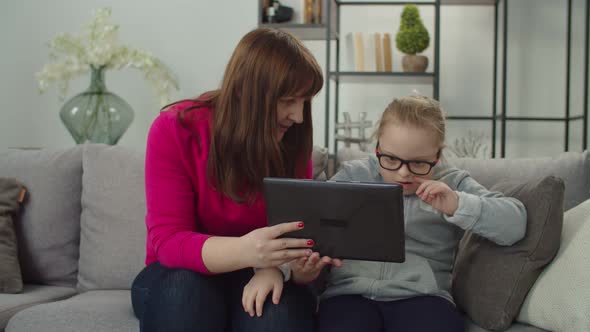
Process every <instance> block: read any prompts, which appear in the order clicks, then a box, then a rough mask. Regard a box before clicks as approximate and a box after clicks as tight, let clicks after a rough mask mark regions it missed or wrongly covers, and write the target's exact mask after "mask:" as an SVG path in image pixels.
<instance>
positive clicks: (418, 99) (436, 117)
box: [373, 95, 445, 148]
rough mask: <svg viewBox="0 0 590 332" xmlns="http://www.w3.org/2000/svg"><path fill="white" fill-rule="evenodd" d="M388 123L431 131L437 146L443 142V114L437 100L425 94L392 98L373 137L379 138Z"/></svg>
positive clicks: (441, 146)
mask: <svg viewBox="0 0 590 332" xmlns="http://www.w3.org/2000/svg"><path fill="white" fill-rule="evenodd" d="M389 124H400V125H411V126H415V127H418V128H423V129H427V130H430V131H432V132H433V133H434V134H435V137H436V139H437V142H436V143H437V144H438V146H439V148H443V147H444V144H445V143H444V142H445V116H444V113H443V111H442V109H441V108H440V105H439V103H438V101H436V100H434V99H432V98H429V97H426V96H420V95H416V96H407V97H402V98H399V99H394V100H393V101H392V102H391V103H390V104H389V105H388V106H387V108H386V109H385V111H384V112H383V115H381V120H379V122H378V125H377V130H376V131H375V133H374V134H373V138H374V139H379V137H381V135H382V134H383V130H384V128H385V126H387V125H389Z"/></svg>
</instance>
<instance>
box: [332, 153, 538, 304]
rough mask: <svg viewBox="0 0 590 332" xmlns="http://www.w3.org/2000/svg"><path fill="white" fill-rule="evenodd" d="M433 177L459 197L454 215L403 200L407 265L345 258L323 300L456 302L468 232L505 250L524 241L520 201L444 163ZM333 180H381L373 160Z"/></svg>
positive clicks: (359, 163)
mask: <svg viewBox="0 0 590 332" xmlns="http://www.w3.org/2000/svg"><path fill="white" fill-rule="evenodd" d="M433 179H434V180H438V181H441V182H444V183H446V184H447V185H448V186H449V187H450V188H451V189H453V190H455V191H457V193H458V194H459V206H458V208H457V211H456V212H455V214H454V215H453V216H452V217H449V216H447V215H445V214H443V213H441V212H438V211H436V210H434V209H433V208H432V207H431V206H430V205H428V204H427V203H425V202H423V201H422V200H421V199H420V198H418V197H417V196H416V195H409V196H404V218H405V232H406V239H405V241H406V244H405V245H406V261H405V262H404V263H385V262H370V261H360V260H344V261H343V266H342V267H341V268H333V269H332V270H331V272H330V273H329V275H328V277H327V282H328V283H327V288H326V290H325V291H324V293H323V294H322V299H325V298H329V297H333V296H338V295H351V294H357V295H362V296H364V297H366V298H369V299H373V300H377V301H393V300H400V299H405V298H410V297H415V296H420V295H435V296H442V297H444V298H446V299H448V300H449V301H451V302H452V301H453V298H452V296H451V294H450V291H451V271H452V269H453V260H454V258H455V251H456V250H457V246H458V244H459V241H460V240H461V237H462V235H463V233H464V231H465V230H471V231H473V232H474V233H476V234H479V235H481V236H483V237H485V238H487V239H489V240H491V241H493V242H495V243H497V244H499V245H506V246H508V245H511V244H513V243H515V242H517V241H519V240H520V239H522V238H523V237H524V234H525V229H526V209H525V207H524V205H523V204H522V203H521V202H520V201H518V200H517V199H515V198H510V197H505V196H503V195H502V194H501V193H499V192H491V191H488V190H487V189H486V188H484V187H483V186H482V185H480V184H479V183H477V182H476V181H475V180H474V179H473V178H472V177H471V176H470V175H469V173H467V172H466V171H463V170H459V169H457V168H454V167H446V166H444V163H442V164H439V165H437V166H436V167H435V168H434V173H433ZM332 180H338V181H364V182H383V178H382V177H381V174H379V164H378V161H377V158H376V157H374V156H371V157H369V158H367V159H363V160H354V161H351V162H347V163H345V164H343V167H342V169H341V170H340V171H339V172H338V173H336V175H334V177H333V178H332Z"/></svg>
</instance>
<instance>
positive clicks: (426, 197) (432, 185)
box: [414, 177, 459, 216]
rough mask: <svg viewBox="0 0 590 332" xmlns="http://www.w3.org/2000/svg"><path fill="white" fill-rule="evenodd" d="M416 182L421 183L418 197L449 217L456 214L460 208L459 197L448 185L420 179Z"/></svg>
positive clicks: (417, 190)
mask: <svg viewBox="0 0 590 332" xmlns="http://www.w3.org/2000/svg"><path fill="white" fill-rule="evenodd" d="M414 181H416V182H418V183H420V186H419V187H418V189H416V196H418V197H420V199H421V200H423V201H424V202H426V203H428V204H430V206H432V207H433V208H435V209H436V210H438V211H440V212H442V213H444V214H446V215H448V216H452V215H453V214H455V211H457V208H458V207H459V195H458V194H457V193H456V192H455V191H453V190H452V189H451V188H449V186H447V184H446V183H444V182H440V181H434V180H426V179H422V178H419V177H416V178H414Z"/></svg>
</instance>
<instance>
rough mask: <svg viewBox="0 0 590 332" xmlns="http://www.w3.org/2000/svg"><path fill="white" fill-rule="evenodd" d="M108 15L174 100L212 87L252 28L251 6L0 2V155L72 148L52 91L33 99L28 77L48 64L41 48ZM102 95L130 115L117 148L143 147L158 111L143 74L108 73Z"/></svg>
mask: <svg viewBox="0 0 590 332" xmlns="http://www.w3.org/2000/svg"><path fill="white" fill-rule="evenodd" d="M104 6H109V7H111V8H112V12H113V13H112V21H114V22H115V23H118V24H119V25H120V39H121V41H122V42H124V43H126V44H128V45H130V46H132V47H135V48H139V49H144V50H147V51H150V52H152V54H154V55H155V56H157V57H159V58H160V59H161V60H162V61H164V62H165V63H166V64H167V65H168V66H169V67H170V68H171V69H172V70H173V71H174V72H175V73H176V74H177V76H178V79H179V82H180V91H178V92H176V93H175V94H174V95H173V99H180V98H187V97H192V96H195V95H196V94H197V93H200V92H203V91H205V90H210V89H214V88H216V87H217V86H218V85H219V82H220V80H221V77H222V75H223V70H224V68H225V64H226V62H227V61H228V60H229V57H230V55H231V52H232V51H233V49H234V47H235V46H236V44H237V42H238V41H239V39H240V38H241V37H242V35H243V34H244V33H246V32H247V31H249V30H251V29H253V28H255V27H256V24H257V19H258V16H257V15H258V13H257V6H256V4H255V2H254V1H232V0H215V1H205V0H167V1H165V2H164V1H141V0H125V1H114V0H85V1H75V0H55V1H50V2H46V1H35V0H19V1H2V2H0V41H1V44H0V45H1V46H0V47H1V50H2V51H1V55H0V73H1V75H0V148H6V147H62V146H72V145H73V144H74V141H73V139H72V138H71V137H70V135H69V133H68V132H67V130H66V129H65V127H64V126H63V124H62V123H61V121H60V120H59V115H58V112H59V109H60V107H61V105H62V104H63V102H61V101H59V100H58V97H57V92H56V89H55V88H51V89H50V90H48V92H46V93H45V94H42V95H40V94H39V93H38V89H37V85H36V84H37V83H36V80H35V78H34V73H35V72H37V71H39V70H40V69H41V67H42V66H43V64H45V63H46V62H48V61H49V58H48V49H47V47H46V45H47V42H48V41H49V40H50V39H51V38H52V37H53V36H55V35H56V34H58V33H62V32H70V33H76V34H77V33H79V32H80V31H81V27H82V25H84V24H86V23H87V22H88V21H89V20H90V19H91V17H92V15H91V12H92V10H93V9H94V8H99V7H104ZM106 81H107V87H108V88H109V89H110V90H111V91H113V92H115V93H116V94H118V95H120V96H121V97H122V98H124V99H125V100H126V101H127V102H129V104H131V105H132V106H133V108H134V110H135V120H134V121H133V123H132V124H131V127H130V128H129V130H128V131H127V132H126V133H125V135H123V137H122V138H121V140H120V144H121V145H126V146H134V147H139V148H141V149H143V148H144V146H145V140H146V135H147V129H148V128H149V125H150V123H151V122H152V120H153V119H154V118H155V117H156V116H157V114H158V111H159V104H158V101H157V98H155V96H154V95H153V94H152V92H151V88H150V86H149V85H148V84H147V82H146V81H145V80H144V79H143V74H142V73H141V72H140V71H138V70H135V69H124V70H121V71H108V72H107V73H106ZM88 84H89V77H80V78H78V79H76V80H74V81H73V82H72V84H71V86H70V89H69V96H68V97H71V96H73V95H74V94H76V93H78V92H81V91H82V90H84V89H85V88H86V87H87V86H88Z"/></svg>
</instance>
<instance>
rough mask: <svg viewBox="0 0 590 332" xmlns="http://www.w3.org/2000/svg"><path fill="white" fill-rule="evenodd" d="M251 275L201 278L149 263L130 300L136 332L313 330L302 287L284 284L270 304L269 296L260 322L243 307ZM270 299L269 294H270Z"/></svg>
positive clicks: (310, 302) (310, 303)
mask: <svg viewBox="0 0 590 332" xmlns="http://www.w3.org/2000/svg"><path fill="white" fill-rule="evenodd" d="M253 274H254V272H253V271H252V270H251V269H244V270H240V271H236V272H231V273H224V274H219V275H204V274H200V273H197V272H194V271H190V270H185V269H170V268H166V267H164V266H162V265H161V264H160V263H158V262H154V263H152V264H150V265H148V266H146V267H145V268H144V269H143V270H142V271H141V272H140V273H139V275H138V276H137V277H136V278H135V280H134V281H133V286H132V288H131V301H132V304H133V311H134V312H135V316H136V317H137V318H138V319H139V321H140V331H143V332H152V331H167V332H176V331H190V332H197V331H205V332H216V331H219V332H222V331H223V332H228V331H231V332H250V331H252V332H253V331H258V332H263V331H285V332H291V331H293V332H295V331H297V332H300V331H302V332H305V331H313V330H314V312H315V308H316V300H315V298H314V296H313V294H312V292H311V290H310V289H309V288H308V287H307V286H297V285H294V284H293V283H291V282H287V283H285V287H284V289H283V293H282V295H281V300H280V302H279V304H277V305H275V304H273V303H272V302H271V300H270V299H271V298H272V295H269V296H268V297H267V299H266V302H265V304H264V307H263V313H262V317H256V316H255V317H250V315H249V314H248V313H246V312H244V309H243V308H242V291H243V289H244V286H245V285H246V284H247V283H248V282H249V281H250V279H251V278H252V276H253ZM271 294H272V293H271Z"/></svg>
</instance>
